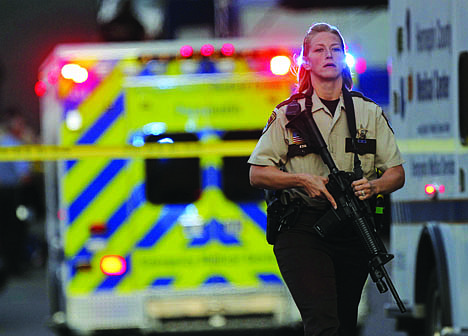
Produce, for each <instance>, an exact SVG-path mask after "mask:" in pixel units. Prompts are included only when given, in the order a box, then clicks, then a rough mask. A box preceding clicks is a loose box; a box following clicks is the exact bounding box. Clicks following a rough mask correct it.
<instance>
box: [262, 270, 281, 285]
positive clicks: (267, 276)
mask: <svg viewBox="0 0 468 336" xmlns="http://www.w3.org/2000/svg"><path fill="white" fill-rule="evenodd" d="M257 276H258V278H259V279H260V281H262V282H263V283H265V284H269V285H281V284H282V283H283V281H282V280H281V278H280V277H279V276H278V275H276V274H272V273H260V274H258V275H257Z"/></svg>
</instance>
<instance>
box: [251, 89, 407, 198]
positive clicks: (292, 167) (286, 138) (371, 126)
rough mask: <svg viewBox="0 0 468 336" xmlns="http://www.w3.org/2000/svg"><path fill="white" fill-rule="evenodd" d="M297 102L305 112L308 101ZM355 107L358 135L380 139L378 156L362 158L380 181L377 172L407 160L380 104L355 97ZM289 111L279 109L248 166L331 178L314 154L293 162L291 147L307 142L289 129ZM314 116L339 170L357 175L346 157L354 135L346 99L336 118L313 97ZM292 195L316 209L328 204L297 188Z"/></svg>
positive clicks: (368, 172)
mask: <svg viewBox="0 0 468 336" xmlns="http://www.w3.org/2000/svg"><path fill="white" fill-rule="evenodd" d="M297 101H298V102H299V104H300V105H301V107H302V110H304V109H305V99H304V98H302V99H298V100H297ZM353 103H354V110H355V115H356V128H357V132H358V133H361V134H362V133H364V134H365V135H366V139H376V153H375V154H365V155H362V156H361V155H360V156H359V158H360V159H361V164H362V169H363V172H364V176H365V177H366V178H367V179H369V180H372V179H375V178H376V177H377V175H376V171H375V168H378V169H380V170H382V171H385V170H386V169H388V168H390V167H394V166H398V165H400V164H402V163H403V159H402V157H401V154H400V151H399V150H398V147H397V145H396V142H395V137H394V135H393V132H392V130H391V128H390V126H389V124H388V121H387V119H386V117H385V116H384V115H383V112H382V109H381V108H380V107H379V106H378V105H377V104H376V103H374V102H372V101H369V100H366V99H364V98H362V97H356V96H353ZM280 105H281V104H280ZM286 108H287V104H285V105H283V106H281V107H280V108H275V110H274V111H273V113H272V115H271V117H270V119H269V120H268V124H267V126H266V127H265V129H264V131H263V134H262V136H261V137H260V139H259V141H258V143H257V146H256V147H255V149H254V151H253V153H252V155H251V156H250V158H249V160H248V162H249V163H250V164H253V165H259V166H276V167H284V168H285V170H286V171H287V172H289V173H308V174H312V175H320V176H328V174H329V173H330V172H329V170H328V167H327V166H326V165H325V164H324V163H323V161H322V159H321V157H320V155H318V154H314V153H311V154H308V155H306V156H295V157H292V158H289V157H288V156H287V154H288V146H289V145H290V144H300V143H301V142H303V140H302V139H300V138H298V137H297V136H296V134H294V132H293V130H291V129H290V128H286V127H285V126H286V124H287V123H288V119H287V118H286ZM312 115H313V118H314V120H315V122H316V123H317V126H318V128H319V129H320V132H321V133H322V136H323V138H324V140H325V142H326V143H327V145H328V150H329V151H330V154H331V156H332V158H333V160H334V161H335V164H336V166H337V167H338V169H340V170H344V171H353V167H354V160H353V159H354V153H346V151H345V139H346V138H347V137H350V134H349V129H348V124H347V120H346V112H345V106H344V100H343V95H341V97H340V101H339V103H338V106H337V108H336V112H335V115H334V116H333V115H332V114H331V113H330V111H329V110H328V109H327V107H326V106H325V105H324V104H323V103H322V102H321V100H320V98H319V97H318V96H317V95H316V94H315V93H314V94H313V95H312ZM290 192H291V194H292V195H294V196H295V195H298V196H300V197H302V198H303V199H304V200H306V201H307V203H308V204H310V205H312V206H320V205H323V204H324V203H323V202H325V203H326V201H321V200H315V199H312V198H310V197H309V196H307V194H306V192H305V191H304V190H303V189H302V188H293V189H290Z"/></svg>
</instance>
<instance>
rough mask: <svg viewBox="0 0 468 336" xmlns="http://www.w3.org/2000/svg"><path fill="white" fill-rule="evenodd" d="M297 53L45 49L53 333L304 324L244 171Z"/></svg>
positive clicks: (245, 46) (252, 44)
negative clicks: (61, 153)
mask: <svg viewBox="0 0 468 336" xmlns="http://www.w3.org/2000/svg"><path fill="white" fill-rule="evenodd" d="M294 53H298V51H296V50H294V49H293V48H291V47H289V46H282V45H278V42H277V41H275V42H271V41H270V42H268V41H252V40H250V41H245V40H241V39H238V40H232V41H229V42H226V41H224V40H216V39H214V40H211V41H199V40H196V41H190V43H188V42H184V41H159V42H138V43H107V44H80V45H59V46H57V47H56V48H55V49H54V50H53V52H52V53H51V54H50V55H49V56H48V58H47V59H46V60H45V61H44V63H43V64H42V66H41V68H40V72H39V81H38V83H37V85H36V92H37V93H38V95H40V104H41V120H42V134H43V141H44V146H47V145H53V146H58V147H60V148H62V149H64V148H65V149H69V153H68V154H69V155H68V156H67V157H66V158H60V157H58V158H56V159H50V160H48V159H47V160H48V161H47V162H45V178H46V211H47V242H48V247H49V260H48V274H49V279H48V283H49V289H50V303H51V323H52V325H53V326H55V327H56V330H57V332H58V333H61V334H69V333H73V334H89V333H92V332H95V331H106V330H107V331H109V330H114V331H116V330H124V331H125V330H127V331H129V330H136V331H139V332H143V333H152V332H172V331H174V332H178V331H205V330H214V329H218V330H219V329H222V330H233V329H268V328H279V327H284V326H290V325H294V324H296V323H297V322H298V321H300V318H299V315H298V311H297V309H296V308H295V305H294V303H293V302H292V300H291V297H290V295H289V292H288V290H287V288H286V287H285V285H284V283H283V282H282V280H281V276H280V273H279V270H278V268H277V265H276V261H275V259H274V255H273V252H272V247H271V246H270V245H268V244H267V242H266V239H265V228H266V227H265V226H266V214H265V210H266V209H265V208H266V206H265V202H264V198H263V192H262V191H261V190H256V189H253V188H252V187H251V186H250V185H249V179H248V169H249V167H248V165H247V158H248V156H249V154H250V153H251V151H252V150H253V148H254V146H255V143H256V141H257V140H258V138H259V137H260V135H261V131H262V129H263V128H264V126H265V125H266V122H267V120H268V117H269V115H270V113H271V111H272V109H273V108H274V106H275V105H276V104H277V103H278V102H279V101H281V100H282V99H284V98H285V97H288V96H290V94H291V92H292V90H293V89H294V83H295V79H294V76H293V75H292V74H291V73H290V72H289V67H290V64H291V61H292V57H293V55H294ZM44 148H46V147H44ZM65 151H66V150H65ZM74 153H77V154H76V157H74V155H75V154H74Z"/></svg>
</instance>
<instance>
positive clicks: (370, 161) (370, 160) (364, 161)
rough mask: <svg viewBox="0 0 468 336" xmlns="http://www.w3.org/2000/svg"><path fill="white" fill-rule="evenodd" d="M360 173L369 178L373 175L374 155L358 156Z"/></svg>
mask: <svg viewBox="0 0 468 336" xmlns="http://www.w3.org/2000/svg"><path fill="white" fill-rule="evenodd" d="M359 158H360V159H361V166H362V172H363V173H364V176H365V177H371V176H374V175H375V172H374V170H375V154H364V155H360V156H359Z"/></svg>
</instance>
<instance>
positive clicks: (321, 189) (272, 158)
mask: <svg viewBox="0 0 468 336" xmlns="http://www.w3.org/2000/svg"><path fill="white" fill-rule="evenodd" d="M299 63H300V68H299V71H298V82H299V85H298V93H297V94H295V95H293V96H291V97H290V98H289V99H288V100H286V101H284V102H282V103H281V104H279V105H278V106H277V107H276V109H275V110H274V111H273V113H272V115H271V117H270V119H269V120H268V123H267V125H266V127H265V129H264V131H263V134H262V136H261V138H260V139H259V141H258V144H257V146H256V148H255V150H254V152H253V153H252V155H251V157H250V158H249V163H250V164H251V168H250V183H251V184H252V186H254V187H258V188H264V189H270V190H281V191H282V196H281V197H283V196H284V195H285V194H287V195H288V197H287V199H289V200H290V201H291V200H298V199H299V200H301V202H302V204H304V206H303V207H302V208H301V210H300V215H298V216H296V218H295V221H294V223H291V222H288V226H287V228H282V229H281V232H279V233H278V235H277V237H276V242H275V246H274V253H275V256H276V259H277V262H278V266H279V268H280V271H281V274H282V276H283V278H284V281H285V282H286V284H287V286H288V288H289V290H290V292H291V294H292V296H293V298H294V301H295V303H296V305H297V306H298V308H299V311H300V313H301V316H302V320H303V323H304V330H305V335H340V336H344V335H355V333H356V323H357V310H358V304H359V300H360V297H361V292H362V288H363V286H364V283H365V280H366V278H367V275H368V266H367V261H368V257H367V255H366V253H365V250H364V248H363V247H362V244H361V242H360V241H359V238H358V237H357V236H356V234H355V233H354V231H353V230H352V228H351V227H350V225H344V226H343V227H342V228H340V230H339V232H337V233H335V234H333V235H332V236H331V237H326V238H322V237H320V236H319V235H317V234H315V233H314V232H313V230H308V229H307V226H309V227H310V225H311V224H313V223H314V222H315V221H317V219H318V218H320V217H321V216H322V215H323V214H324V213H325V212H326V211H327V210H328V209H329V207H330V206H333V207H335V208H336V207H337V205H336V202H335V200H334V198H333V196H332V195H331V194H330V193H329V192H328V190H327V189H326V187H325V185H326V184H327V182H328V178H327V176H328V174H329V171H328V169H327V166H326V165H325V164H324V163H323V161H322V159H321V158H320V156H319V155H317V154H314V153H313V152H312V151H308V149H307V144H305V143H304V140H303V139H302V138H301V136H300V134H297V133H296V132H295V131H294V129H291V128H287V127H286V125H287V124H288V121H289V120H288V117H290V116H288V115H287V114H288V113H289V112H288V113H286V112H287V111H288V105H290V104H291V103H292V102H293V101H294V102H296V106H297V103H298V104H299V105H300V109H301V110H304V109H305V100H306V98H307V96H311V101H312V108H311V113H312V115H313V118H314V120H315V122H316V124H317V126H318V128H319V130H320V133H321V134H322V136H323V138H324V139H325V142H326V143H327V145H328V149H329V151H330V153H331V156H332V158H333V160H334V161H335V163H336V165H337V166H338V168H339V169H340V170H344V171H352V170H353V158H354V153H351V152H347V151H346V146H345V142H346V137H350V131H349V130H350V128H349V126H348V124H347V117H346V115H347V114H346V104H345V101H344V98H343V92H345V91H346V92H347V93H348V91H347V88H351V86H352V79H351V73H350V70H349V68H348V66H347V65H346V63H345V51H344V41H343V38H342V36H341V34H340V32H339V31H338V29H337V28H336V27H333V26H330V25H328V24H326V23H318V24H315V25H313V26H312V27H310V29H309V31H308V32H307V34H306V36H305V38H304V42H303V46H302V53H301V59H300V62H299ZM350 95H351V97H352V104H353V106H354V110H355V119H356V131H357V134H356V135H354V134H353V135H351V136H356V137H358V138H361V139H367V140H368V142H369V143H372V142H374V144H375V146H374V147H373V148H372V146H370V148H368V149H367V150H365V151H364V154H363V153H361V152H360V154H363V155H360V156H359V157H360V159H361V162H362V169H363V172H364V177H363V178H362V179H359V180H357V181H354V182H353V183H352V187H353V189H354V192H355V194H356V196H358V197H359V198H360V199H362V200H364V199H369V198H371V197H372V196H374V195H376V194H379V193H380V194H382V193H383V194H384V193H390V192H392V191H395V190H397V189H399V188H401V187H402V186H403V184H404V179H405V174H404V170H403V167H402V163H403V160H402V158H401V156H400V152H399V150H398V148H397V145H396V143H395V139H394V136H393V132H392V130H391V128H390V126H389V125H388V122H387V119H386V118H385V115H384V114H383V113H382V110H381V108H380V107H379V106H378V105H376V104H375V103H374V102H372V101H371V100H369V99H367V98H365V97H364V96H362V95H361V94H359V93H357V92H351V93H350ZM309 101H310V100H309ZM376 168H378V169H379V170H381V171H383V174H382V176H381V177H379V178H377V176H376Z"/></svg>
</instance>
